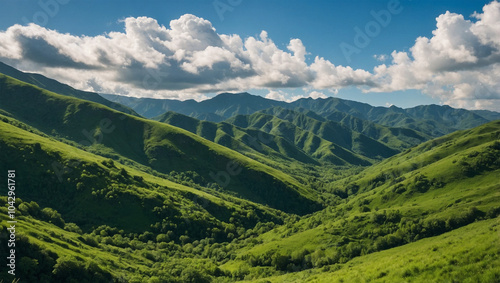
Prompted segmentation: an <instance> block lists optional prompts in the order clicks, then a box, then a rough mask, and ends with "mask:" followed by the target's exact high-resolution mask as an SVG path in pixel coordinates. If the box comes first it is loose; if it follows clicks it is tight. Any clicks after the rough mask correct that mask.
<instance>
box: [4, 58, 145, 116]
mask: <svg viewBox="0 0 500 283" xmlns="http://www.w3.org/2000/svg"><path fill="white" fill-rule="evenodd" d="M0 73H1V74H4V75H6V76H10V77H12V78H15V79H18V80H20V81H23V82H25V83H29V84H32V85H35V86H38V87H40V88H43V89H46V90H49V91H52V92H55V93H58V94H62V95H67V96H71V97H76V98H79V99H84V100H89V101H93V102H97V103H100V104H102V105H105V106H108V107H109V108H112V109H115V110H118V111H121V112H124V113H127V114H130V115H135V116H139V114H137V113H136V112H135V111H134V110H132V109H131V108H129V107H127V106H124V105H121V104H119V103H116V102H112V101H109V100H107V99H105V98H103V97H102V96H100V95H99V94H97V93H95V92H88V91H81V90H77V89H74V88H72V87H70V86H69V85H66V84H62V83H60V82H58V81H56V80H53V79H49V78H47V77H45V76H42V75H40V74H32V73H24V72H21V71H19V70H17V69H15V68H12V67H11V66H8V65H6V64H4V63H2V62H0Z"/></svg>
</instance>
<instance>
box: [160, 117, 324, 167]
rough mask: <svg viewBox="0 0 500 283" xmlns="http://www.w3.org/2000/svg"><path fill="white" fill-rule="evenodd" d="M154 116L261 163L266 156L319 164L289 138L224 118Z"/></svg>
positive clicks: (280, 159) (264, 160) (284, 160)
mask: <svg viewBox="0 0 500 283" xmlns="http://www.w3.org/2000/svg"><path fill="white" fill-rule="evenodd" d="M154 120H157V121H159V122H162V123H166V124H169V125H172V126H176V127H179V128H182V129H185V130H187V131H189V132H191V133H194V134H197V135H199V136H201V137H203V138H205V139H207V140H209V141H213V142H215V143H218V144H220V145H223V146H225V147H228V148H231V149H234V150H236V151H238V152H240V153H243V154H246V155H248V156H250V157H252V158H254V159H255V158H257V159H259V160H262V162H264V163H265V162H269V159H277V160H278V161H280V162H286V161H292V160H295V161H299V162H303V163H306V164H315V165H319V164H320V163H319V162H318V161H317V160H315V159H314V158H312V157H311V156H309V155H307V154H306V153H305V152H303V151H302V150H300V149H299V148H297V147H295V146H294V145H293V144H292V143H290V142H289V141H288V140H286V139H284V138H282V137H278V136H274V135H270V134H268V133H265V132H262V131H259V130H251V129H243V128H240V127H237V126H234V125H231V124H228V123H225V122H220V123H214V122H209V121H203V120H198V119H195V118H192V117H189V116H186V115H182V114H179V113H175V112H171V111H169V112H166V113H164V114H162V115H160V116H158V117H155V118H154ZM271 164H273V165H275V163H274V162H273V163H270V164H268V165H271Z"/></svg>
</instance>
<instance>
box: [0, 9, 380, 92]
mask: <svg viewBox="0 0 500 283" xmlns="http://www.w3.org/2000/svg"><path fill="white" fill-rule="evenodd" d="M122 22H123V24H124V26H125V30H124V32H110V33H108V34H105V35H99V36H94V37H90V36H75V35H71V34H62V33H59V32H57V31H55V30H49V29H46V28H44V27H40V26H38V25H35V24H30V25H28V26H21V25H14V26H12V27H10V28H8V29H7V30H6V31H0V60H2V61H4V62H6V63H7V64H11V65H13V66H15V67H17V68H20V69H22V70H25V71H34V72H41V73H42V74H44V75H46V76H49V77H53V78H55V79H58V80H61V81H62V82H65V83H69V84H70V85H72V86H74V87H78V88H81V89H85V90H94V91H96V90H98V91H100V92H104V93H106V92H107V93H121V94H128V95H134V96H149V97H169V98H181V99H187V98H199V97H201V96H202V95H203V93H209V92H219V91H238V90H246V89H251V88H271V89H272V88H296V87H309V86H312V85H319V86H325V87H328V88H330V87H342V86H348V85H351V84H354V85H362V84H364V83H367V84H371V82H370V75H369V73H368V72H365V71H362V70H353V69H352V68H350V67H342V66H334V65H333V64H332V63H330V62H329V61H327V60H324V59H321V60H320V61H319V62H318V60H319V59H317V60H316V62H315V63H313V64H311V65H308V64H307V63H306V55H307V54H308V53H307V51H306V48H305V46H304V45H303V44H302V41H301V40H300V39H292V40H290V42H289V44H288V46H287V50H282V49H280V48H278V47H277V46H276V44H275V43H274V42H273V41H272V40H271V39H270V38H269V36H268V34H267V32H266V31H262V32H261V34H260V36H259V37H258V38H256V37H249V38H246V39H242V38H241V37H240V36H238V35H226V34H218V33H217V32H216V30H215V28H214V27H213V26H212V24H211V23H210V22H209V21H207V20H205V19H202V18H199V17H196V16H194V15H190V14H186V15H183V16H181V17H180V18H179V19H175V20H172V21H171V22H170V25H169V27H165V26H162V25H160V24H159V23H158V22H157V21H156V20H155V19H152V18H148V17H138V18H132V17H131V18H126V19H125V20H123V21H122ZM319 64H322V65H323V67H321V66H319Z"/></svg>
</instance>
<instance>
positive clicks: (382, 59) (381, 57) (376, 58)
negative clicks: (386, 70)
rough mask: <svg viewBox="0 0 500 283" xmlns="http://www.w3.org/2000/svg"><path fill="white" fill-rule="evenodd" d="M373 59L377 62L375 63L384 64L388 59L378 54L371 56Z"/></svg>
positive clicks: (384, 55)
mask: <svg viewBox="0 0 500 283" xmlns="http://www.w3.org/2000/svg"><path fill="white" fill-rule="evenodd" d="M373 58H375V60H377V61H380V62H384V61H386V60H387V59H388V58H389V57H388V56H387V55H386V54H379V55H377V54H375V55H373Z"/></svg>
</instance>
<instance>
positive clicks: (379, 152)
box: [259, 107, 399, 159]
mask: <svg viewBox="0 0 500 283" xmlns="http://www.w3.org/2000/svg"><path fill="white" fill-rule="evenodd" d="M259 113H265V114H269V115H273V116H276V117H278V118H280V119H283V120H285V121H288V122H290V123H292V124H294V125H296V126H297V127H299V128H301V129H303V130H306V131H309V132H312V133H314V134H315V135H317V136H318V137H320V138H323V139H325V140H327V141H331V142H333V143H335V144H338V145H340V146H342V147H344V148H347V149H349V150H352V151H354V152H356V153H358V154H360V155H363V156H366V157H368V158H374V159H380V158H387V157H390V156H392V155H394V154H396V153H398V149H399V148H391V147H390V146H388V145H386V144H383V143H380V142H378V141H377V140H374V139H372V138H370V137H368V136H366V135H364V134H362V133H360V132H356V131H353V130H351V129H350V128H349V127H346V126H345V125H342V124H339V123H337V122H334V121H331V120H327V119H325V118H323V117H321V116H319V115H317V114H316V113H314V112H312V111H306V112H305V113H300V112H297V111H293V110H289V109H284V108H281V107H273V108H269V109H266V110H262V111H259Z"/></svg>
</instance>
